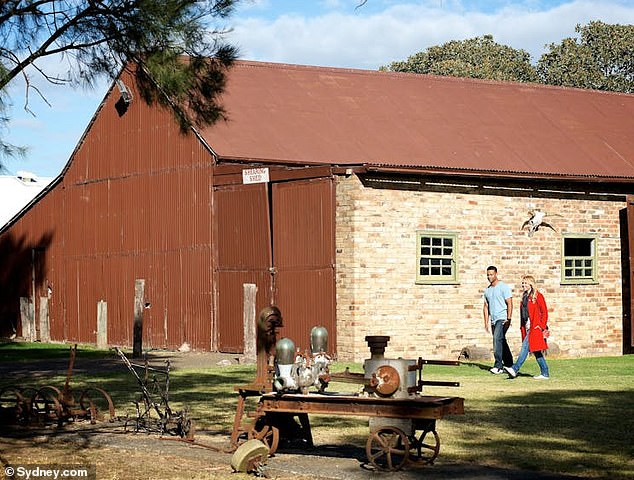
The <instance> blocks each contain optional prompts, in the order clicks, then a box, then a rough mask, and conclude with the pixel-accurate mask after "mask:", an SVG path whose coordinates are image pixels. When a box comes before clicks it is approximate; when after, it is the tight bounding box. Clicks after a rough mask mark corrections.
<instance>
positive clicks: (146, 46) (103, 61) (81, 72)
mask: <svg viewBox="0 0 634 480" xmlns="http://www.w3.org/2000/svg"><path fill="white" fill-rule="evenodd" d="M234 3H235V2H234V0H215V1H195V0H110V1H106V0H103V1H102V0H85V1H72V0H66V1H57V0H35V1H34V0H8V1H4V2H0V37H1V38H2V42H0V45H1V46H0V63H1V65H0V94H6V87H7V85H8V84H9V83H10V82H11V81H12V80H14V79H16V77H18V76H21V77H22V78H23V79H24V83H25V88H26V90H27V91H26V93H27V96H26V98H27V105H25V108H27V109H28V98H29V97H28V94H29V93H32V92H36V93H38V94H40V96H42V95H41V93H40V92H39V90H38V89H37V87H36V85H37V84H38V80H40V79H42V78H43V79H45V80H46V81H48V82H50V83H53V84H62V85H64V84H65V85H72V86H79V85H84V86H85V85H93V84H94V83H95V82H96V80H97V79H99V78H101V77H110V78H115V77H116V76H117V75H118V74H119V73H120V71H121V69H122V67H123V66H124V65H131V66H132V67H133V71H134V72H135V74H136V79H137V86H138V87H139V89H140V92H141V95H142V96H143V97H144V98H145V99H146V100H148V101H150V102H158V103H162V104H165V103H166V102H167V101H168V100H167V99H166V98H165V96H164V95H161V92H163V93H165V94H167V95H168V96H169V100H170V101H171V102H172V104H171V106H175V107H177V111H178V112H179V115H180V117H179V119H180V120H181V121H186V122H193V123H195V124H208V123H210V122H213V121H215V120H217V119H218V118H219V117H220V116H222V114H223V110H222V107H221V105H219V104H218V102H217V96H218V94H219V93H220V91H221V90H222V88H223V86H224V81H225V74H226V70H227V68H229V67H230V66H231V64H232V62H233V61H234V59H235V58H236V56H237V51H236V49H235V48H234V47H233V46H231V45H228V44H225V43H224V42H223V40H222V34H223V27H222V25H220V22H222V21H223V20H224V19H226V18H227V17H228V16H229V15H230V14H231V12H232V9H233V5H234ZM52 56H56V57H55V58H56V59H59V58H61V60H62V62H61V63H62V69H61V70H59V69H55V68H52V67H51V64H50V63H48V64H47V63H45V62H44V59H45V58H46V57H52ZM185 58H189V60H185ZM37 77H39V78H37ZM2 106H3V105H0V109H2ZM183 116H184V118H183Z"/></svg>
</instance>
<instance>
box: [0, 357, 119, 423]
mask: <svg viewBox="0 0 634 480" xmlns="http://www.w3.org/2000/svg"><path fill="white" fill-rule="evenodd" d="M76 355H77V345H74V346H73V347H71V349H70V360H69V363H68V371H67V373H66V382H65V384H64V387H63V388H62V389H59V388H57V387H56V386H54V385H44V386H42V387H29V386H26V387H22V386H17V385H10V386H7V387H4V388H3V389H1V390H0V421H2V422H3V423H17V424H19V425H29V424H38V425H42V424H51V423H53V424H57V426H62V425H63V424H64V422H73V421H79V420H90V423H93V424H94V423H96V422H97V421H104V420H108V421H110V422H112V421H114V420H115V408H114V403H113V401H112V398H111V397H110V395H109V394H108V392H106V391H105V390H104V389H102V388H99V387H88V388H85V389H83V390H81V391H80V392H79V394H78V395H77V394H75V393H74V392H73V390H72V389H71V386H70V380H71V378H72V376H73V367H74V365H75V357H76Z"/></svg>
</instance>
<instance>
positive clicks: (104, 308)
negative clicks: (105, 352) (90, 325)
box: [97, 300, 108, 348]
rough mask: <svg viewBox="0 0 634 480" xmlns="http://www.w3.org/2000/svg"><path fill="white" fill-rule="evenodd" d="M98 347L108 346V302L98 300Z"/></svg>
mask: <svg viewBox="0 0 634 480" xmlns="http://www.w3.org/2000/svg"><path fill="white" fill-rule="evenodd" d="M97 348H108V302H106V301H104V300H99V301H98V302H97Z"/></svg>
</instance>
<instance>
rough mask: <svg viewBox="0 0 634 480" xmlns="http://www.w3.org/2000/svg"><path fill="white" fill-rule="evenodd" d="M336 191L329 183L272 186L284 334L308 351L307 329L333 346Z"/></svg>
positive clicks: (277, 286) (279, 294) (278, 298)
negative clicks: (323, 332) (322, 332)
mask: <svg viewBox="0 0 634 480" xmlns="http://www.w3.org/2000/svg"><path fill="white" fill-rule="evenodd" d="M333 189H334V187H333V181H332V179H331V178H323V179H316V180H303V181H295V182H287V183H279V184H274V185H273V232H274V233H273V245H274V253H273V259H274V262H275V266H276V268H277V275H276V277H277V278H276V296H277V298H276V303H277V304H278V306H279V307H280V309H281V310H282V314H283V315H284V328H283V329H282V333H283V334H284V335H285V336H287V337H289V338H291V339H292V340H293V341H294V342H295V345H296V346H298V347H300V348H302V349H306V348H309V346H310V330H311V329H312V327H314V326H316V325H322V326H324V327H326V328H327V329H328V333H329V348H330V350H331V351H332V350H334V348H335V347H336V345H337V343H336V323H335V300H334V299H335V289H334V288H335V286H334V285H335V278H334V264H335V257H334V255H335V251H334V222H335V219H334V211H335V210H334V190H333Z"/></svg>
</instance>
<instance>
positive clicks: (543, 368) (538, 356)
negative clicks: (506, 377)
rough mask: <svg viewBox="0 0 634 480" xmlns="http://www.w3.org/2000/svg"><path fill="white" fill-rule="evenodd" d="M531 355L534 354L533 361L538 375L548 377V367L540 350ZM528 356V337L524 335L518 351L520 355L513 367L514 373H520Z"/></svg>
mask: <svg viewBox="0 0 634 480" xmlns="http://www.w3.org/2000/svg"><path fill="white" fill-rule="evenodd" d="M533 353H534V354H535V360H537V365H539V370H540V373H541V374H542V375H543V376H544V377H549V376H550V374H549V372H548V365H547V364H546V359H545V358H544V355H543V354H542V352H541V351H540V350H538V351H536V352H533ZM528 354H529V351H528V335H526V336H525V337H524V341H523V342H522V348H521V349H520V353H519V355H518V357H517V362H515V365H513V370H515V373H518V372H519V371H520V368H522V365H524V362H525V361H526V358H527V357H528Z"/></svg>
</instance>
